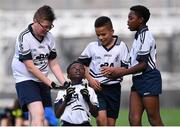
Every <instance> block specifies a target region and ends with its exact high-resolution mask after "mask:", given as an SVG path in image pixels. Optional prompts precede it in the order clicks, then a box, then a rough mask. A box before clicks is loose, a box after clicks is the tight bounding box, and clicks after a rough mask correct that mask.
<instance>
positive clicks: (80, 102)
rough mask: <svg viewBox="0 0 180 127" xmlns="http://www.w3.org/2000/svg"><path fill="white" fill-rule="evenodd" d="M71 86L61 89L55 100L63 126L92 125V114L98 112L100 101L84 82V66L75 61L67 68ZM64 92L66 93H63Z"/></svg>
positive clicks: (56, 110)
mask: <svg viewBox="0 0 180 127" xmlns="http://www.w3.org/2000/svg"><path fill="white" fill-rule="evenodd" d="M67 74H68V78H69V79H70V80H71V86H70V87H68V88H67V89H66V90H65V91H59V93H58V95H57V98H56V101H55V109H54V110H55V114H56V117H57V118H60V119H61V121H62V123H63V124H62V125H63V126H91V125H90V121H89V120H90V114H91V115H92V116H94V117H96V116H97V114H98V107H97V105H98V101H97V96H96V94H95V92H94V90H93V89H92V88H90V87H88V86H87V84H83V83H82V80H83V79H84V77H85V68H84V66H83V65H82V64H81V63H80V62H78V61H75V62H73V63H72V64H70V65H69V67H68V68H67ZM63 92H64V93H63Z"/></svg>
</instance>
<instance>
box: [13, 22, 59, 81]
mask: <svg viewBox="0 0 180 127" xmlns="http://www.w3.org/2000/svg"><path fill="white" fill-rule="evenodd" d="M54 58H56V50H55V41H54V38H53V36H52V34H51V33H49V32H48V33H47V34H46V36H45V37H44V38H43V40H42V41H39V40H38V39H37V38H36V37H35V36H34V34H33V32H32V27H31V24H30V25H29V26H28V28H27V29H25V30H24V31H23V32H22V33H20V34H19V36H18V37H17V39H16V45H15V54H14V57H13V61H12V70H13V76H14V78H15V80H16V83H17V82H21V81H26V80H34V81H39V80H38V79H37V78H36V77H35V76H34V75H33V74H32V73H30V72H29V71H28V70H27V68H26V67H25V64H24V63H23V61H24V60H33V63H34V65H35V66H36V67H37V68H38V69H39V70H40V71H41V72H42V73H43V74H44V75H46V76H47V75H48V69H49V68H48V59H54Z"/></svg>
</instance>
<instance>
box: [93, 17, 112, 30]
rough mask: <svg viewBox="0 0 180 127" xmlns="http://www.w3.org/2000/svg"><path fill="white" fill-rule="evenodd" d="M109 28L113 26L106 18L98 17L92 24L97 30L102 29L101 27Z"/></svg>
mask: <svg viewBox="0 0 180 127" xmlns="http://www.w3.org/2000/svg"><path fill="white" fill-rule="evenodd" d="M106 25H108V26H110V27H111V28H113V25H112V22H111V19H110V18H109V17H107V16H101V17H98V18H97V19H96V21H95V23H94V27H95V28H97V27H102V26H106Z"/></svg>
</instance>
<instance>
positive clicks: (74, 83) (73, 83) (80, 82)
mask: <svg viewBox="0 0 180 127" xmlns="http://www.w3.org/2000/svg"><path fill="white" fill-rule="evenodd" d="M71 84H72V85H77V84H82V81H71Z"/></svg>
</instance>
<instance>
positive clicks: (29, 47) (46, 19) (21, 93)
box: [12, 5, 68, 126]
mask: <svg viewBox="0 0 180 127" xmlns="http://www.w3.org/2000/svg"><path fill="white" fill-rule="evenodd" d="M54 20H55V14H54V12H53V10H52V8H51V7H50V6H47V5H44V6H42V7H40V8H39V9H38V10H37V11H36V12H35V14H34V17H33V23H32V24H30V25H29V26H28V28H26V29H25V30H24V31H23V32H22V33H20V34H19V36H18V37H17V39H16V45H15V46H16V47H15V55H14V57H13V61H12V70H13V76H14V78H15V80H16V91H17V94H18V100H19V103H20V105H21V108H22V110H23V111H25V112H26V111H29V113H30V115H29V116H30V117H29V120H30V125H31V126H42V125H43V123H44V107H48V106H52V102H51V95H50V89H51V88H55V89H56V88H59V86H58V85H56V84H55V83H54V82H53V81H52V80H50V79H49V78H48V77H47V76H48V72H49V69H48V66H49V68H50V69H51V71H52V72H53V74H54V75H55V76H56V78H57V79H58V81H59V82H60V83H61V84H68V83H67V82H65V78H64V76H63V73H62V71H61V68H60V66H59V63H58V60H57V53H56V47H55V40H54V38H53V36H52V34H51V33H50V32H49V31H50V30H51V29H52V28H53V27H54V26H53V21H54Z"/></svg>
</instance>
